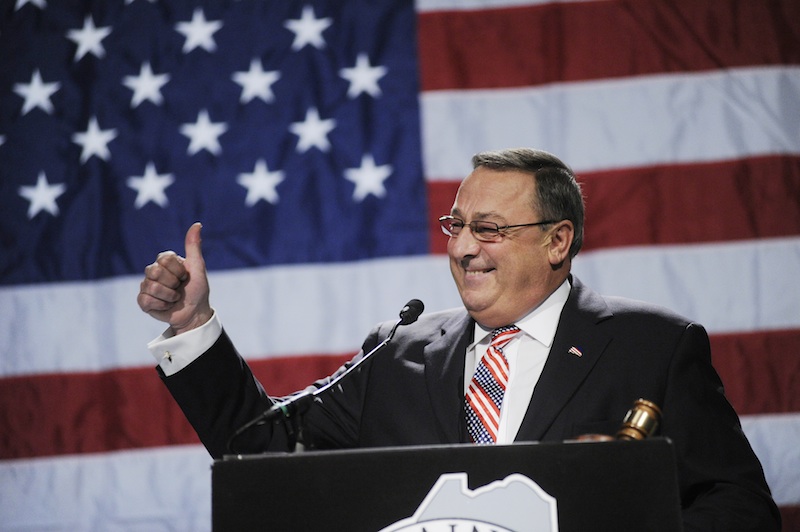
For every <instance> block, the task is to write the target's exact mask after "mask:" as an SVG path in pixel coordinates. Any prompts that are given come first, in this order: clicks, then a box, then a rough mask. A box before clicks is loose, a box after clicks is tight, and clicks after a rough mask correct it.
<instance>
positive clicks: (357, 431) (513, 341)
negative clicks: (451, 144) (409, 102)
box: [138, 149, 780, 531]
mask: <svg viewBox="0 0 800 532" xmlns="http://www.w3.org/2000/svg"><path fill="white" fill-rule="evenodd" d="M473 165H474V171H473V172H472V173H471V174H470V175H469V176H467V177H466V178H465V179H464V181H463V182H462V184H461V186H460V188H459V190H458V193H457V195H456V198H455V202H454V204H453V207H452V210H451V213H450V215H449V216H443V217H442V218H441V219H440V222H441V223H442V228H443V230H444V231H445V233H446V234H448V235H449V236H450V239H449V241H448V246H447V250H448V255H449V257H450V269H451V272H452V275H453V278H454V280H455V283H456V286H457V288H458V291H459V294H460V295H461V298H462V301H463V303H464V307H465V308H464V309H454V310H450V311H444V312H437V313H432V314H428V315H426V316H423V317H421V318H420V319H419V321H418V322H416V323H414V324H412V325H408V326H405V327H401V328H400V329H399V330H398V332H397V335H396V336H395V338H394V340H393V341H392V343H390V344H389V345H388V346H387V347H386V349H385V350H384V351H383V352H381V353H380V354H379V356H376V357H373V358H372V359H371V360H370V361H369V362H368V363H367V364H364V365H363V366H361V367H359V368H358V369H357V371H356V372H355V373H354V374H352V375H351V376H350V378H348V379H347V380H346V381H344V383H343V384H342V385H341V386H337V387H334V388H331V389H330V390H328V391H326V393H325V394H324V395H323V396H321V397H319V398H318V399H317V400H316V401H315V402H314V403H313V404H312V405H311V406H310V407H309V409H308V411H307V412H306V414H305V416H304V427H305V436H306V440H307V441H311V442H313V444H314V445H315V446H316V447H317V448H344V447H369V446H387V445H415V444H442V443H458V442H470V441H476V442H498V443H505V442H512V441H563V440H566V439H572V438H575V437H577V436H580V435H582V434H591V433H601V434H602V433H605V434H613V433H614V432H615V431H616V429H617V428H618V427H619V424H620V420H621V419H622V417H623V416H624V415H625V412H626V411H627V410H628V408H629V407H630V406H631V405H632V403H633V401H634V400H636V399H637V398H640V397H643V398H646V399H648V400H650V401H653V402H655V403H656V404H657V405H659V406H660V407H661V409H662V411H663V418H662V423H661V431H660V434H661V435H663V436H666V437H669V438H670V439H671V440H672V441H673V443H674V445H675V451H676V456H677V464H678V477H679V483H680V491H681V502H682V506H683V518H684V524H685V527H686V529H687V530H760V531H764V530H778V529H779V527H780V525H779V522H780V517H779V514H778V511H777V508H776V506H775V504H774V502H773V501H772V499H771V497H770V494H769V490H768V488H767V486H766V482H765V480H764V475H763V472H762V469H761V465H760V464H759V462H758V459H757V458H756V457H755V455H754V454H753V452H752V450H751V448H750V445H749V444H748V442H747V440H746V438H745V436H744V434H743V433H742V431H741V427H740V424H739V420H738V417H737V416H736V413H735V412H734V411H733V409H732V408H731V406H730V404H729V403H728V402H727V400H726V399H725V397H724V395H723V392H722V385H721V382H720V380H719V377H718V376H717V374H716V372H715V371H714V369H713V368H712V366H711V357H710V348H709V342H708V337H707V334H706V332H705V331H704V330H703V328H702V327H701V326H699V325H697V324H693V323H690V322H688V321H687V320H685V319H684V318H681V317H679V316H676V315H674V314H672V313H670V312H668V311H666V310H664V309H661V308H656V307H654V306H651V305H647V304H644V303H640V302H633V301H629V300H623V299H620V298H607V297H602V296H600V295H598V294H596V293H594V292H592V291H591V290H590V289H589V288H587V287H585V286H584V285H583V284H582V283H581V282H580V281H579V280H578V279H577V278H575V277H573V276H571V275H570V267H571V263H572V259H573V258H574V257H575V255H576V254H577V253H578V251H579V250H580V247H581V244H582V240H583V199H582V196H581V191H580V187H579V185H578V183H577V182H576V180H575V177H574V175H573V173H572V171H571V170H570V169H569V168H568V167H567V166H566V165H565V164H564V163H563V162H561V161H560V160H559V159H557V158H556V157H554V156H552V155H550V154H548V153H545V152H541V151H536V150H529V149H514V150H505V151H502V152H488V153H482V154H478V155H476V156H475V157H474V158H473ZM138 302H139V305H140V307H141V308H142V310H144V311H145V312H148V313H149V314H151V315H152V316H154V317H155V318H157V319H159V320H162V321H165V322H167V323H168V324H169V326H170V327H169V329H168V331H167V332H166V333H165V335H163V336H162V337H161V338H159V339H157V340H156V341H154V342H152V343H151V344H150V349H151V351H152V352H153V354H154V355H155V356H156V358H157V359H158V360H159V368H158V369H159V371H160V373H161V375H162V378H163V379H164V382H165V383H166V384H167V386H168V388H169V389H170V392H171V393H172V395H173V397H174V398H175V399H176V401H177V402H178V404H179V405H180V406H181V408H182V409H183V411H184V413H185V414H186V416H187V418H188V419H189V421H190V422H191V423H192V425H193V427H194V428H195V430H196V431H197V433H198V435H199V436H200V439H201V440H202V441H203V443H204V444H205V445H206V447H207V449H208V450H209V452H210V453H211V454H212V456H215V457H219V456H221V455H222V454H224V453H226V452H227V449H226V444H227V442H228V439H229V438H230V436H231V435H232V434H233V432H234V431H235V430H236V429H237V428H238V427H241V426H242V425H244V424H245V423H246V422H247V421H249V420H250V419H253V418H254V417H256V416H257V415H258V414H260V413H261V412H263V411H264V410H266V409H267V408H269V406H270V405H271V404H272V399H270V398H269V397H268V396H267V394H266V393H265V392H264V390H263V389H262V388H261V386H260V385H259V383H258V382H257V381H256V380H255V379H254V377H253V375H252V373H251V372H250V370H249V368H248V367H247V364H246V363H245V362H244V361H243V360H242V359H241V357H240V356H239V355H238V354H237V352H236V350H235V349H234V347H233V345H232V343H231V341H230V339H229V338H228V337H227V335H226V334H225V333H224V331H222V328H221V324H220V321H219V318H218V316H216V315H215V314H214V311H213V310H212V307H211V306H210V304H209V287H208V283H207V279H206V273H205V266H204V262H203V257H202V253H201V248H200V226H199V224H195V225H194V226H192V227H191V228H190V229H189V231H188V233H187V236H186V258H185V259H184V258H182V257H179V256H177V255H176V254H175V253H172V252H166V253H162V254H161V255H159V257H158V259H157V260H156V262H155V263H153V264H151V265H150V266H148V267H147V269H146V273H145V279H144V281H143V282H142V285H141V292H140V294H139V298H138ZM391 325H392V323H384V324H381V325H379V326H378V327H376V328H375V329H374V330H373V331H372V332H371V333H370V335H369V336H368V337H367V339H366V340H365V342H364V344H363V346H362V352H361V353H360V354H359V355H358V356H357V357H356V359H357V358H358V357H360V356H362V355H363V353H366V352H369V351H370V350H371V349H372V348H373V347H374V346H376V345H377V344H378V343H379V342H380V341H381V340H383V339H384V338H385V337H386V335H387V333H388V331H389V329H390V327H391ZM507 326H511V328H510V329H509V328H507ZM500 328H502V329H501V332H499V333H498V337H502V338H503V342H504V344H505V345H503V346H500V344H499V343H498V344H495V342H497V341H499V340H494V339H493V336H494V335H493V331H497V330H498V329H500ZM484 353H486V355H484ZM484 356H485V357H486V360H484ZM340 371H341V370H340ZM473 375H475V377H474V378H473ZM324 382H325V381H320V382H318V383H317V384H316V385H315V386H317V387H319V386H322V385H323V384H324ZM498 386H499V387H500V388H503V387H505V391H504V392H503V393H500V394H499V396H500V397H498V394H496V393H493V392H491V389H494V391H495V392H496V391H497V390H498ZM486 390H489V393H488V395H489V396H491V400H487V393H486ZM495 403H497V404H495ZM258 429H259V430H255V429H254V430H252V431H248V432H246V433H244V434H243V435H242V436H241V437H240V438H238V439H237V440H236V448H237V451H239V452H262V451H265V450H284V449H286V447H287V445H288V444H287V434H286V432H285V431H284V430H283V429H282V428H281V426H280V425H268V426H266V427H263V428H262V427H259V428H258Z"/></svg>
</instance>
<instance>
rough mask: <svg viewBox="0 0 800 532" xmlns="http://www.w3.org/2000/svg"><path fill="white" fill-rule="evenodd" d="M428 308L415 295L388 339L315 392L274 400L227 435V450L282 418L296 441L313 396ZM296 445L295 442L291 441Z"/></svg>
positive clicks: (331, 384) (386, 341) (369, 355)
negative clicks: (252, 430) (246, 434)
mask: <svg viewBox="0 0 800 532" xmlns="http://www.w3.org/2000/svg"><path fill="white" fill-rule="evenodd" d="M423 310H425V305H424V304H423V303H422V301H420V300H419V299H412V300H411V301H409V302H408V303H406V305H405V306H404V307H403V308H402V310H400V319H399V320H397V322H395V324H394V326H393V327H392V330H391V331H389V334H388V336H387V337H386V339H385V340H383V341H382V342H381V343H379V344H378V345H376V346H375V347H374V348H373V349H372V350H371V351H370V352H369V353H367V354H365V355H364V356H362V357H361V358H360V359H358V360H357V361H355V362H354V363H353V364H351V365H350V366H349V367H348V368H347V369H346V370H345V371H344V372H342V373H340V374H339V375H337V376H336V377H335V378H333V379H331V380H330V381H329V382H328V383H327V384H325V385H324V386H321V387H319V388H317V389H316V390H314V391H313V392H309V391H304V392H301V393H299V394H297V395H293V396H292V397H290V398H289V399H286V400H285V401H281V402H279V403H275V404H273V405H272V406H271V407H270V408H269V409H268V410H265V411H264V412H262V413H261V414H259V415H258V416H257V417H255V418H253V419H251V420H250V421H248V422H247V423H245V424H244V425H242V426H241V427H239V429H237V430H236V432H234V433H233V435H232V436H231V437H230V438H229V439H228V443H227V447H228V451H230V452H231V453H234V454H236V453H235V451H234V450H233V443H234V442H235V441H236V439H237V438H238V437H239V436H241V435H242V434H243V433H244V432H246V431H248V430H249V429H250V428H252V427H254V426H256V425H263V424H265V423H268V422H271V421H273V420H277V419H283V420H284V421H285V422H286V427H287V431H288V432H289V438H290V441H292V443H293V444H294V443H297V435H296V434H295V426H294V425H295V424H296V423H297V419H298V418H299V417H300V416H301V415H302V414H303V413H304V412H305V411H306V410H308V408H309V407H310V406H311V403H313V402H314V399H315V398H316V397H317V396H319V395H321V394H323V393H325V392H326V391H327V390H329V389H330V388H332V387H334V386H336V385H338V384H339V383H341V382H342V381H343V380H344V379H345V378H347V376H348V375H350V374H351V373H353V372H354V371H355V370H356V369H357V368H358V367H360V366H361V364H363V363H364V362H366V361H367V360H369V359H370V358H371V357H372V356H373V355H374V354H375V353H377V352H379V351H380V350H382V349H383V348H384V347H386V345H387V344H388V343H389V342H391V341H392V338H394V334H395V332H396V331H397V328H398V327H399V326H400V325H410V324H412V323H414V322H415V321H417V318H419V316H420V314H422V311H423ZM298 432H302V426H300V427H299V428H298ZM292 446H293V445H292Z"/></svg>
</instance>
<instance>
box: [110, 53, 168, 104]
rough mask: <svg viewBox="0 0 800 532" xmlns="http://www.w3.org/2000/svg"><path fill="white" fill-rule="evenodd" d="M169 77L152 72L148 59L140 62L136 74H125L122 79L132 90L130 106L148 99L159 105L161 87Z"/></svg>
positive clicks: (161, 97) (161, 98)
mask: <svg viewBox="0 0 800 532" xmlns="http://www.w3.org/2000/svg"><path fill="white" fill-rule="evenodd" d="M169 79H170V76H169V74H158V75H156V74H153V70H152V68H151V67H150V62H149V61H145V62H144V63H142V67H141V68H140V69H139V75H138V76H125V77H124V78H123V79H122V83H123V85H125V86H126V87H128V88H129V89H131V90H132V91H133V96H132V97H131V107H132V108H135V107H137V106H138V105H139V104H140V103H142V102H143V101H145V100H150V101H151V102H153V103H154V104H156V105H161V103H162V102H163V101H164V97H163V96H162V94H161V87H163V86H164V85H165V84H166V83H167V82H168V81H169Z"/></svg>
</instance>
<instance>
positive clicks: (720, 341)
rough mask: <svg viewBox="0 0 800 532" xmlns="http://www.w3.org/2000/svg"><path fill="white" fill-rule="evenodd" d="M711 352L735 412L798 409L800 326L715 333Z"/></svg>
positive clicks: (799, 399) (760, 412)
mask: <svg viewBox="0 0 800 532" xmlns="http://www.w3.org/2000/svg"><path fill="white" fill-rule="evenodd" d="M711 353H712V357H713V361H714V367H715V368H717V372H718V373H719V375H720V378H721V379H722V383H723V385H724V386H725V394H726V395H727V396H728V399H729V400H730V402H731V404H732V405H733V407H734V408H735V409H736V411H737V412H738V413H739V415H748V414H763V413H767V412H775V413H778V412H800V356H798V353H800V330H787V331H768V332H767V331H760V332H753V333H749V334H748V333H737V334H716V335H713V336H711Z"/></svg>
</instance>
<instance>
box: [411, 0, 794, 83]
mask: <svg viewBox="0 0 800 532" xmlns="http://www.w3.org/2000/svg"><path fill="white" fill-rule="evenodd" d="M418 27H419V45H420V70H421V78H422V88H423V90H429V91H430V90H442V89H457V88H459V89H478V88H495V87H504V88H508V87H523V86H531V85H541V84H545V83H552V82H557V81H578V80H593V79H603V78H617V77H624V76H637V75H646V74H656V73H671V72H681V73H683V72H696V71H704V70H712V69H718V68H726V67H727V68H729V67H740V66H750V65H758V66H764V65H779V64H797V63H800V45H799V43H798V36H800V3H798V2H797V1H796V0H773V1H761V2H722V3H721V2H719V1H718V0H697V1H693V2H635V1H634V2H576V3H551V4H544V5H534V6H526V7H516V8H504V9H493V10H490V9H486V10H480V11H448V12H428V13H422V14H421V15H420V16H419V19H418ZM776 27H783V28H786V29H785V31H781V32H776V31H775V28H776ZM476 43H479V45H476ZM753 43H758V45H757V46H753ZM609 58H613V59H612V60H609Z"/></svg>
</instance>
